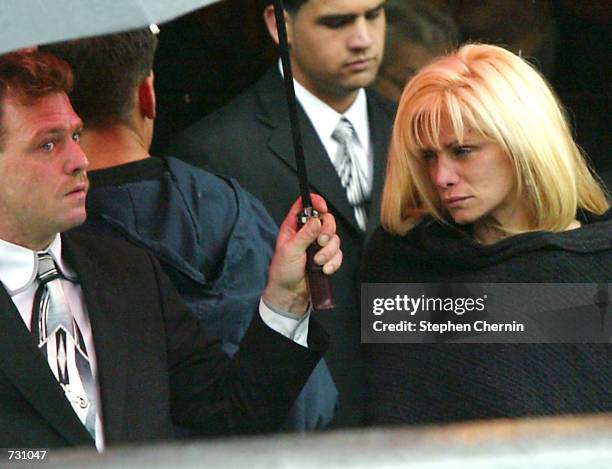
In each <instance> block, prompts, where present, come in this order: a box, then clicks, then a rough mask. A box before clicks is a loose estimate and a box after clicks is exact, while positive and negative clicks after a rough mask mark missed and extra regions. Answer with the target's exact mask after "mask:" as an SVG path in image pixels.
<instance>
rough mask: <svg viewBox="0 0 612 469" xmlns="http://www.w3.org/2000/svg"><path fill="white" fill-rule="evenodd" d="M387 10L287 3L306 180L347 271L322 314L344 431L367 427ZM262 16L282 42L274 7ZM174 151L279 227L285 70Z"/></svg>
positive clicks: (322, 0)
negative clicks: (346, 162) (366, 288)
mask: <svg viewBox="0 0 612 469" xmlns="http://www.w3.org/2000/svg"><path fill="white" fill-rule="evenodd" d="M383 4H384V1H381V0H352V1H350V2H346V1H338V0H331V1H330V0H288V1H285V2H284V5H285V8H286V11H285V12H284V14H285V21H286V25H287V34H288V41H289V44H290V55H291V61H292V71H293V75H294V78H295V85H296V94H297V98H298V102H299V114H300V123H301V127H302V135H303V141H304V152H305V155H306V167H307V170H308V176H309V180H310V184H311V187H312V189H313V191H315V192H317V193H319V194H321V195H323V196H324V197H325V199H326V200H327V201H328V203H329V206H330V210H331V211H332V212H333V213H334V214H335V216H336V221H337V224H338V233H339V235H340V236H341V238H342V243H343V252H344V262H343V269H342V270H341V271H340V272H339V274H338V275H337V276H335V277H334V279H333V287H334V293H335V300H336V305H337V308H336V310H335V311H334V314H327V313H321V314H320V315H319V319H320V320H321V322H322V323H323V324H325V327H326V329H327V330H328V331H329V333H330V335H331V336H332V337H333V344H332V346H331V347H330V351H329V353H328V354H327V355H326V359H327V362H328V364H329V367H330V369H331V371H332V375H333V376H334V379H335V380H336V385H337V387H338V390H339V410H338V415H337V418H336V420H335V422H334V424H333V425H334V426H337V427H338V426H354V425H359V424H361V423H362V386H363V383H362V370H361V350H360V313H359V284H358V279H357V276H358V269H359V263H360V258H361V253H362V247H363V244H364V242H365V240H366V238H367V236H368V235H369V233H371V232H372V230H373V229H374V228H375V227H376V226H377V224H378V219H379V204H380V194H381V192H382V186H383V181H384V172H385V166H386V153H387V144H388V140H389V138H390V132H391V125H392V120H393V116H394V107H393V105H392V104H390V103H389V102H387V101H386V100H384V99H383V98H381V97H380V96H378V95H377V94H376V93H374V92H372V91H370V90H367V91H366V90H365V89H364V87H366V86H368V85H370V84H371V83H372V82H373V80H374V79H375V77H376V73H377V71H378V67H379V64H380V61H381V59H382V55H383V48H384V33H385V17H384V10H383ZM264 18H265V20H266V24H267V26H268V30H269V32H270V34H271V36H272V38H273V39H274V40H275V41H276V42H277V43H278V38H277V33H276V21H275V18H274V8H273V6H272V5H269V6H268V7H267V8H266V9H265V11H264ZM342 120H348V122H350V127H352V141H351V144H352V155H353V156H354V158H353V159H352V160H351V161H352V163H353V166H352V175H353V179H355V178H357V179H359V182H360V185H361V188H360V192H361V193H362V194H363V195H364V196H365V197H363V198H361V199H360V200H359V201H357V202H356V203H355V201H354V200H352V198H351V197H350V196H349V195H347V194H349V190H348V189H347V185H346V184H345V182H344V181H343V180H342V178H341V176H339V174H341V173H342V171H343V170H342V169H340V168H341V166H340V165H339V161H340V159H339V150H340V146H341V145H340V143H339V142H338V141H337V140H336V137H335V136H334V134H335V130H336V129H337V126H338V125H339V122H340V121H342ZM168 154H171V155H175V156H178V157H180V158H182V159H184V160H186V161H188V162H190V163H192V164H195V165H199V166H201V167H203V168H205V169H207V170H209V171H211V172H216V173H220V174H227V175H230V176H233V177H235V178H237V179H238V180H239V182H240V183H241V184H242V185H243V186H244V187H245V188H246V189H247V190H248V191H250V192H252V193H253V194H254V195H255V196H256V197H257V198H258V199H260V200H261V201H262V202H263V204H264V206H265V207H266V209H267V210H268V211H269V213H270V214H271V215H272V217H273V218H274V219H275V220H276V221H277V222H278V221H280V220H281V219H282V218H283V213H285V212H286V211H287V209H288V207H289V206H290V205H291V201H292V199H294V198H295V197H296V195H297V193H298V186H297V179H296V169H295V160H294V153H293V146H292V140H291V129H290V126H289V119H288V112H287V105H286V99H285V96H284V87H283V83H282V77H281V74H280V71H279V67H278V66H274V67H272V69H271V70H269V71H268V72H267V73H266V74H265V75H264V76H263V77H262V78H261V79H260V80H259V82H257V83H256V84H255V85H254V86H253V87H251V88H249V89H248V90H247V91H246V92H244V93H243V94H241V95H240V96H238V97H237V98H236V99H235V100H234V101H233V102H231V103H230V104H228V105H227V106H226V107H224V108H222V109H221V110H219V111H217V112H215V113H213V114H212V115H210V116H208V117H206V118H205V119H203V120H202V121H200V122H198V123H196V124H194V125H193V126H192V127H190V128H189V129H187V130H186V131H185V132H184V133H183V134H182V135H181V136H179V137H178V138H177V139H175V140H174V142H173V143H172V144H171V146H170V150H169V152H168ZM337 167H338V169H337ZM349 179H350V178H349ZM360 210H361V211H365V213H366V216H365V217H364V216H363V215H362V214H360V213H359V211H360Z"/></svg>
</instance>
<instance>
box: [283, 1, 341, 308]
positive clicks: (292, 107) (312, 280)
mask: <svg viewBox="0 0 612 469" xmlns="http://www.w3.org/2000/svg"><path fill="white" fill-rule="evenodd" d="M283 9H284V5H283V0H274V14H275V17H276V30H277V32H278V43H279V48H280V56H281V62H282V66H283V77H284V82H285V92H286V94H287V104H288V105H289V119H290V122H291V132H292V136H293V150H294V152H295V165H296V168H297V175H298V182H299V185H300V195H301V196H302V207H303V209H302V213H300V215H299V221H300V224H301V225H304V224H305V223H306V222H307V221H308V220H309V219H310V218H313V217H318V216H319V213H318V212H317V211H316V210H315V209H313V207H312V201H311V200H310V192H309V190H308V175H307V173H306V162H305V159H304V147H303V146H302V134H301V132H300V123H299V118H298V112H297V104H296V98H295V89H294V87H293V74H292V72H291V62H290V59H289V44H288V42H287V29H286V27H285V18H284V15H283ZM317 249H318V247H317V244H316V242H315V243H313V244H312V245H311V246H310V247H309V248H308V251H307V254H308V256H307V264H306V270H307V278H308V286H309V288H310V299H311V301H312V305H313V307H314V309H316V310H323V309H331V308H334V307H335V306H336V305H335V304H334V299H333V293H332V287H331V281H330V278H329V277H328V276H326V275H325V274H324V273H323V269H322V268H321V267H319V266H317V265H316V264H315V263H314V255H315V253H316V252H317Z"/></svg>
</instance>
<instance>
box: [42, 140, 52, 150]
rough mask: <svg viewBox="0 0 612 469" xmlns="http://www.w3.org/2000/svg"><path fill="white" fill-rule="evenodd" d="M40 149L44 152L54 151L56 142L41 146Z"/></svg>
mask: <svg viewBox="0 0 612 469" xmlns="http://www.w3.org/2000/svg"><path fill="white" fill-rule="evenodd" d="M40 148H41V149H42V150H43V151H53V149H54V148H55V142H45V143H43V144H42V145H41V146H40Z"/></svg>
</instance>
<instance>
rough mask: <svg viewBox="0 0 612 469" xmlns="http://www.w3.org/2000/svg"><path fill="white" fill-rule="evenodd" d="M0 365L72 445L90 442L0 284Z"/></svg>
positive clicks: (42, 414) (15, 384) (51, 424)
mask: <svg viewBox="0 0 612 469" xmlns="http://www.w3.org/2000/svg"><path fill="white" fill-rule="evenodd" d="M0 369H1V370H2V372H3V373H4V374H5V375H6V376H7V377H8V379H9V380H10V381H11V382H12V383H13V385H14V386H15V387H16V388H17V389H18V390H19V392H21V394H22V395H23V397H24V398H25V399H26V400H27V401H28V402H29V403H30V404H31V405H32V407H33V408H34V409H36V411H37V412H38V413H39V414H40V415H41V416H42V418H43V419H44V420H45V421H47V422H48V423H49V425H50V426H51V427H53V428H54V429H55V431H57V433H59V434H60V435H62V437H63V438H65V439H66V441H68V442H69V443H70V444H73V445H91V444H93V441H92V439H91V436H90V435H89V433H88V432H87V430H86V429H85V427H84V426H83V424H82V423H81V421H80V420H79V418H78V417H77V416H76V414H75V413H74V411H73V410H72V407H71V405H70V403H69V402H68V400H67V399H66V396H65V395H64V392H63V390H62V388H61V387H60V386H59V384H58V383H57V380H56V379H55V377H54V376H53V373H52V372H51V369H50V368H49V365H48V363H47V361H46V360H45V358H44V356H43V355H42V354H41V353H40V351H39V350H38V347H37V346H36V343H35V341H34V338H33V337H32V335H31V333H30V331H29V330H28V328H27V327H26V326H25V324H24V323H23V320H22V319H21V315H20V314H19V311H18V310H17V308H16V307H15V304H14V303H13V301H12V300H11V298H10V296H9V294H8V293H7V292H6V290H5V289H4V287H3V286H1V284H0Z"/></svg>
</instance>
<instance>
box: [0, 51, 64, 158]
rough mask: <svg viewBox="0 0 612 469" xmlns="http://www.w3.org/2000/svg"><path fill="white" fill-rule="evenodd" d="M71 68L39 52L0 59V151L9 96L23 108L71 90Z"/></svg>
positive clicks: (21, 52)
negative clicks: (3, 121) (48, 96)
mask: <svg viewBox="0 0 612 469" xmlns="http://www.w3.org/2000/svg"><path fill="white" fill-rule="evenodd" d="M72 82H73V77H72V71H71V70H70V66H69V65H68V64H67V63H66V62H64V61H63V60H61V59H59V58H57V57H55V56H54V55H51V54H48V53H45V52H41V51H38V50H27V51H19V52H11V53H9V54H5V55H2V56H0V148H1V147H2V145H3V144H4V142H3V139H4V129H3V126H2V116H3V113H4V106H3V103H4V100H5V98H6V97H7V95H9V94H10V95H12V96H15V97H17V99H19V100H20V101H21V102H23V103H24V104H28V103H31V102H33V101H35V100H37V99H39V98H42V97H44V96H47V95H50V94H53V93H66V94H68V93H69V92H70V90H71V89H72Z"/></svg>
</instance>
